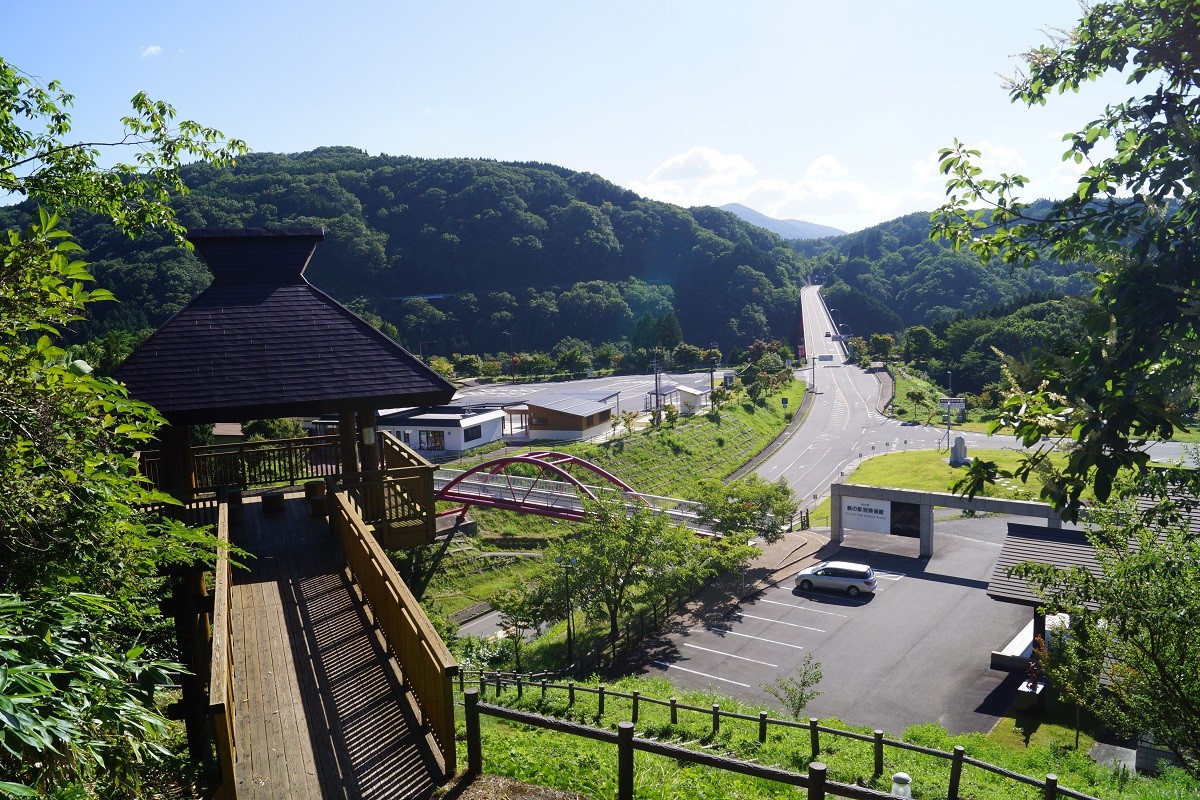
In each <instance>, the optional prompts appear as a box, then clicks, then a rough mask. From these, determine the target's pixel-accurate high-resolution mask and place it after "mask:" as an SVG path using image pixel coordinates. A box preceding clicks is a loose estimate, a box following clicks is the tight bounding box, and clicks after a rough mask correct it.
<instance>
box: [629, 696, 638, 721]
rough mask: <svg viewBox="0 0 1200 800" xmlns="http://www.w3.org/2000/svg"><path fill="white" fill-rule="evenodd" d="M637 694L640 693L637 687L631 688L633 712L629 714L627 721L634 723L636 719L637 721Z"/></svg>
mask: <svg viewBox="0 0 1200 800" xmlns="http://www.w3.org/2000/svg"><path fill="white" fill-rule="evenodd" d="M639 694H640V692H638V690H637V689H634V690H633V713H632V714H630V720H629V721H630V722H632V723H634V724H635V725H636V724H637V721H638V695H639Z"/></svg>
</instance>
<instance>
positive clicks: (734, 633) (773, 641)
mask: <svg viewBox="0 0 1200 800" xmlns="http://www.w3.org/2000/svg"><path fill="white" fill-rule="evenodd" d="M705 630H707V631H709V632H716V633H723V634H725V635H726V636H741V637H743V638H745V639H754V640H755V641H758V642H768V643H770V644H778V645H782V646H784V647H793V648H795V649H797V650H803V649H804V648H803V647H801V646H800V645H798V644H792V643H791V642H781V641H778V640H777V639H766V638H764V637H762V636H751V635H750V634H748V633H738V632H737V631H735V630H730V629H729V628H713V627H708V628H705Z"/></svg>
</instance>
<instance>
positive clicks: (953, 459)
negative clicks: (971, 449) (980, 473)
mask: <svg viewBox="0 0 1200 800" xmlns="http://www.w3.org/2000/svg"><path fill="white" fill-rule="evenodd" d="M970 464H971V459H969V458H967V443H966V442H965V441H963V437H961V436H955V437H954V447H952V448H950V466H952V467H966V466H970Z"/></svg>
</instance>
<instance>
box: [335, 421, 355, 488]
mask: <svg viewBox="0 0 1200 800" xmlns="http://www.w3.org/2000/svg"><path fill="white" fill-rule="evenodd" d="M357 433H358V429H357V427H356V424H355V421H354V412H353V411H341V412H338V445H339V449H340V450H341V457H342V465H341V466H342V473H343V474H345V475H354V474H358V472H359V469H358V437H357V435H356V434H357Z"/></svg>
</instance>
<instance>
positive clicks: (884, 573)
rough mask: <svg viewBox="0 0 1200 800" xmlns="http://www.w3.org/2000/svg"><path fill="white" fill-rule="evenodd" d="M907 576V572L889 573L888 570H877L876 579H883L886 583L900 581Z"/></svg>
mask: <svg viewBox="0 0 1200 800" xmlns="http://www.w3.org/2000/svg"><path fill="white" fill-rule="evenodd" d="M907 574H908V573H906V572H889V571H888V570H886V569H877V570H875V577H877V578H882V579H883V580H886V581H898V580H900V579H901V578H903V577H904V576H905V575H907Z"/></svg>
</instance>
